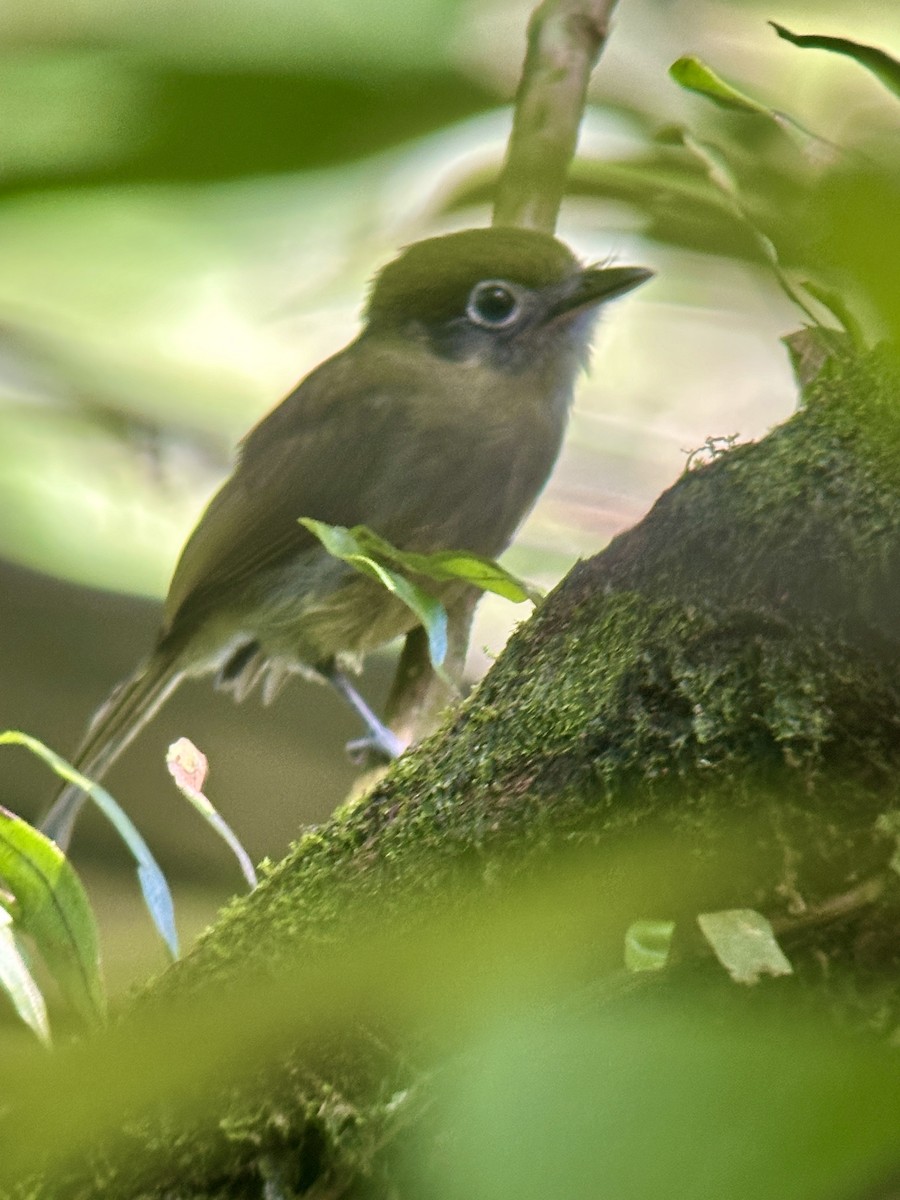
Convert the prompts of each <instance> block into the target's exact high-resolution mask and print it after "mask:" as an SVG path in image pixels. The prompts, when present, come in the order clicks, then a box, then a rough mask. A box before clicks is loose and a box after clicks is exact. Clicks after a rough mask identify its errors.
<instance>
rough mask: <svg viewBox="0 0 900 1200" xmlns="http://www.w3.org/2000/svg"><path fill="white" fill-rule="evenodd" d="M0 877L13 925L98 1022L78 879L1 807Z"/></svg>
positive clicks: (99, 994)
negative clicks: (12, 904) (12, 907)
mask: <svg viewBox="0 0 900 1200" xmlns="http://www.w3.org/2000/svg"><path fill="white" fill-rule="evenodd" d="M5 737H6V735H3V738H4V739H5ZM0 740H2V739H0ZM0 876H2V877H3V879H4V880H5V882H6V884H7V886H8V887H9V889H10V891H11V892H12V893H13V895H14V897H15V924H16V926H17V927H18V928H19V929H21V930H22V932H24V933H27V934H28V935H29V937H31V938H33V939H34V943H35V945H36V946H37V949H38V951H39V953H40V955H41V957H42V958H43V959H44V961H45V962H46V964H47V966H48V968H49V970H50V973H51V975H52V976H53V978H54V979H55V980H56V982H57V983H58V984H59V987H60V990H61V991H62V993H63V995H64V996H65V998H66V1000H67V1001H68V1002H69V1003H70V1004H71V1005H72V1007H73V1008H74V1009H75V1011H76V1012H78V1013H79V1014H80V1015H81V1017H83V1019H84V1020H85V1021H87V1022H89V1023H91V1024H97V1023H99V1022H100V1021H101V1020H102V1019H103V1017H104V1015H105V1012H106V996H105V992H104V988H103V979H102V976H101V973H100V950H99V938H98V936H97V925H96V922H95V920H94V914H93V911H92V909H91V906H90V902H89V900H88V898H87V895H86V894H85V891H84V888H83V887H82V886H81V881H80V880H79V878H78V876H77V875H76V874H75V871H74V870H73V868H72V865H71V863H70V862H69V861H68V859H67V858H66V856H65V855H64V854H63V852H62V851H61V850H60V848H59V847H58V846H57V845H56V843H55V842H53V841H51V840H50V838H48V837H46V836H45V835H44V834H43V833H41V832H40V831H39V830H37V829H35V828H34V827H33V826H32V825H29V824H28V822H27V821H23V820H22V818H21V817H17V816H16V815H15V814H14V813H11V812H8V811H7V810H6V809H5V808H0ZM17 1007H18V1006H17Z"/></svg>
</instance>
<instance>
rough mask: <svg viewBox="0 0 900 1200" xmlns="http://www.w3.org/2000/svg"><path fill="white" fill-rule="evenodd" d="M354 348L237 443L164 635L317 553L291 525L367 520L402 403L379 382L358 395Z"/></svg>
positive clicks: (193, 540) (186, 564) (360, 358)
mask: <svg viewBox="0 0 900 1200" xmlns="http://www.w3.org/2000/svg"><path fill="white" fill-rule="evenodd" d="M360 349H361V347H360V344H359V343H357V344H356V346H355V347H354V348H353V353H351V354H350V355H349V356H348V353H347V352H345V353H344V354H341V355H338V356H336V357H335V358H332V359H329V360H328V361H327V362H325V363H323V364H322V365H321V366H320V367H319V368H318V369H317V370H316V371H314V372H313V373H312V374H311V375H309V376H307V378H306V379H305V380H304V381H303V382H302V383H301V384H300V386H299V387H298V388H297V389H296V390H295V391H294V392H292V393H291V394H290V395H289V396H288V397H287V398H286V399H285V400H283V401H282V403H281V404H279V405H278V407H277V408H275V409H274V410H273V411H272V412H271V413H270V414H269V415H268V416H267V417H265V418H264V419H263V420H262V421H261V422H260V423H259V424H258V425H257V426H256V427H255V428H254V429H252V430H251V432H250V433H249V434H247V436H246V437H245V438H244V440H243V442H242V444H241V449H240V454H239V457H238V461H237V464H236V466H235V468H234V471H233V472H232V474H231V475H230V477H229V478H228V479H227V480H226V481H225V483H224V484H223V485H222V487H221V488H220V490H219V491H218V493H217V494H216V495H215V496H214V497H213V499H212V500H211V502H210V504H209V506H208V507H207V509H206V512H205V513H204V514H203V516H202V518H201V519H200V521H199V523H198V524H197V527H196V528H195V530H194V532H193V533H192V534H191V536H190V538H189V539H188V542H187V544H186V545H185V547H184V549H183V551H182V553H181V557H180V559H179V561H178V565H177V566H176V568H175V573H174V576H173V578H172V583H171V585H170V588H169V594H168V597H167V599H166V608H165V624H164V633H168V632H169V631H170V630H171V629H172V628H173V626H174V625H175V623H176V622H177V624H178V625H179V627H181V626H192V625H193V624H194V623H195V621H196V620H198V619H201V618H202V617H203V616H205V615H206V613H208V611H209V610H210V608H211V607H214V606H218V605H219V604H220V603H223V602H224V603H227V599H228V596H229V595H237V594H239V593H240V592H241V590H242V587H243V586H244V585H245V584H246V582H247V581H248V580H251V579H253V578H254V577H255V576H256V575H257V574H258V573H259V572H260V571H264V570H265V569H266V568H267V567H270V566H274V565H276V564H277V563H278V562H279V561H281V560H283V559H286V558H289V557H291V556H292V555H294V554H297V553H299V552H302V551H303V550H304V549H305V548H309V547H312V546H314V545H317V542H316V539H315V538H314V537H313V535H312V534H311V533H309V531H308V530H306V529H305V528H304V527H303V526H302V525H300V524H299V523H298V518H300V517H305V516H311V517H315V518H316V519H317V520H321V521H325V522H327V523H328V524H332V525H353V524H359V523H361V522H363V521H364V520H365V519H366V513H365V502H366V494H367V492H369V490H370V486H371V476H372V474H373V472H375V471H377V470H378V460H379V459H381V460H383V459H384V458H385V454H386V451H387V449H388V448H389V444H390V440H391V438H392V436H393V433H392V428H391V427H392V425H395V424H396V422H397V420H398V417H399V414H400V411H401V410H402V409H403V408H404V404H403V396H402V394H400V392H401V391H402V389H399V388H397V387H396V386H395V387H393V389H392V393H393V394H392V395H391V396H390V397H389V398H388V397H386V396H385V391H384V389H385V387H386V383H385V381H383V380H382V381H379V380H378V379H376V380H375V381H374V386H367V387H365V388H363V387H361V386H360V384H359V379H360V377H361V376H362V377H366V376H367V372H366V370H365V369H364V368H365V366H366V365H367V364H366V362H365V358H366V355H365V353H364V351H363V353H362V354H361V353H360ZM370 383H371V380H370ZM381 469H382V470H383V467H382V468H381Z"/></svg>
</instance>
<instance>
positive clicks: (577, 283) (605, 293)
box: [547, 267, 654, 321]
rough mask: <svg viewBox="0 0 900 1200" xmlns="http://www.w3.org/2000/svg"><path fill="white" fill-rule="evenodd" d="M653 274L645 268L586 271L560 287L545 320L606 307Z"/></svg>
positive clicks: (604, 268) (600, 268) (605, 268)
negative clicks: (596, 307)
mask: <svg viewBox="0 0 900 1200" xmlns="http://www.w3.org/2000/svg"><path fill="white" fill-rule="evenodd" d="M653 275H654V272H653V271H648V270H647V269H646V267H586V268H585V270H583V271H582V272H581V274H580V275H576V276H575V278H574V279H573V280H571V281H569V282H567V283H566V284H564V285H563V288H562V289H561V291H560V295H559V297H558V299H557V300H556V301H555V303H554V304H553V305H551V307H550V311H549V312H548V314H547V320H548V321H552V320H554V318H556V317H561V316H564V315H565V314H567V313H576V312H578V311H579V310H580V309H583V308H592V307H593V306H594V305H597V304H605V303H606V301H607V300H613V299H615V297H616V296H624V295H625V293H626V292H630V291H631V290H632V289H633V288H636V287H640V285H641V284H642V283H646V282H647V280H648V279H652V278H653Z"/></svg>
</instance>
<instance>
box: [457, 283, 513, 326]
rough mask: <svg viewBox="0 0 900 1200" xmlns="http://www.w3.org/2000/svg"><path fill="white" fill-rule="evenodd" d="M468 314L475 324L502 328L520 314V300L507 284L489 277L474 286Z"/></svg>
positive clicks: (468, 305) (467, 307)
mask: <svg viewBox="0 0 900 1200" xmlns="http://www.w3.org/2000/svg"><path fill="white" fill-rule="evenodd" d="M466 315H467V316H468V318H469V320H470V321H472V322H473V323H474V324H475V325H484V326H485V327H486V328H488V329H502V328H504V326H506V325H510V324H512V322H513V321H514V320H515V319H516V317H517V316H518V315H519V301H518V299H517V297H516V296H515V294H514V292H513V291H512V289H511V288H510V287H508V286H507V284H505V283H501V282H499V281H498V280H494V279H489V280H487V281H486V282H484V283H476V285H475V287H473V288H472V293H471V295H470V296H469V303H468V304H467V305H466Z"/></svg>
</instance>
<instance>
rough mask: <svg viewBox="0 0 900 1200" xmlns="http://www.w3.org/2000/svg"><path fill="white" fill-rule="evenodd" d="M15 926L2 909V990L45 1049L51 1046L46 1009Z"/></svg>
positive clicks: (0, 966)
mask: <svg viewBox="0 0 900 1200" xmlns="http://www.w3.org/2000/svg"><path fill="white" fill-rule="evenodd" d="M12 924H13V919H12V917H11V916H10V915H9V913H8V912H7V911H6V910H5V909H4V908H0V988H2V989H3V991H4V992H6V994H7V995H8V996H9V998H10V1000H12V1002H13V1006H14V1008H15V1010H16V1012H17V1013H18V1014H19V1016H20V1017H21V1018H22V1020H23V1021H24V1022H25V1024H26V1025H27V1026H28V1028H29V1029H31V1030H33V1032H34V1033H36V1034H37V1036H38V1037H39V1038H40V1040H41V1041H42V1042H43V1043H44V1045H49V1044H50V1024H49V1022H48V1020H47V1005H46V1004H45V1003H44V997H43V996H42V995H41V990H40V988H39V987H38V985H37V984H36V983H35V982H34V979H33V978H32V976H31V972H30V971H29V970H28V966H27V964H26V962H25V959H24V958H23V957H22V952H21V951H20V950H19V947H18V946H17V945H16V939H15V936H14V934H13V930H12Z"/></svg>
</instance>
